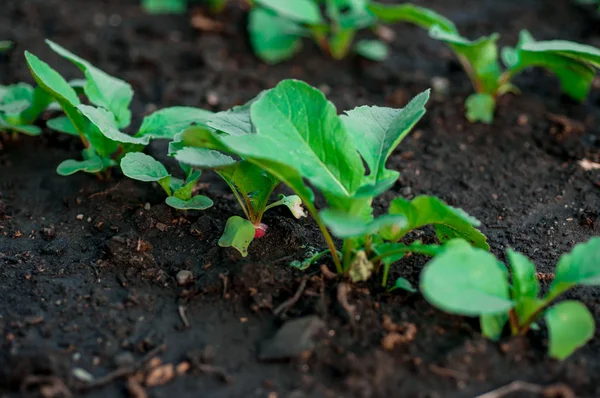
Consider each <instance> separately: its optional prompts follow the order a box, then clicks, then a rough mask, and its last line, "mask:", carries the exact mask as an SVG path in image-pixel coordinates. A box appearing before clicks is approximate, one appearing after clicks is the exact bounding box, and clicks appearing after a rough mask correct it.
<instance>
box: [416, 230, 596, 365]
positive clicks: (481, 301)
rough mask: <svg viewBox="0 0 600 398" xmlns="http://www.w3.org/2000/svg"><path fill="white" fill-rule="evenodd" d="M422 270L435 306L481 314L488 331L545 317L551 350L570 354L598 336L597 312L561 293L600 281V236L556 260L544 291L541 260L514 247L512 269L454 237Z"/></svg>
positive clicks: (497, 332)
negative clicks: (538, 272)
mask: <svg viewBox="0 0 600 398" xmlns="http://www.w3.org/2000/svg"><path fill="white" fill-rule="evenodd" d="M447 245H448V247H447V248H446V249H444V250H442V252H441V253H440V254H439V255H438V256H437V257H436V258H434V259H433V260H432V261H431V262H430V263H429V264H428V265H427V266H426V267H425V269H424V270H423V273H422V275H421V282H420V285H421V291H422V292H423V295H424V296H425V298H426V299H427V300H428V301H429V302H430V303H431V304H433V305H434V306H436V307H438V308H440V309H442V310H444V311H447V312H450V313H453V314H459V315H466V316H479V317H480V323H481V330H482V333H483V334H484V335H485V336H486V337H488V338H490V339H493V340H497V339H498V338H500V336H501V334H502V332H503V330H504V328H505V325H506V324H508V325H509V327H510V330H511V333H512V334H513V335H519V334H520V335H522V334H525V333H527V331H528V330H529V329H530V328H531V327H532V326H533V325H534V324H536V322H538V321H539V320H540V319H542V318H544V319H545V321H546V326H547V328H548V332H549V353H550V355H551V356H552V357H554V358H557V359H564V358H566V357H568V356H569V355H571V354H572V353H573V351H575V350H576V349H577V348H579V347H581V346H582V345H584V344H585V343H586V342H587V341H588V340H589V339H591V338H592V337H593V335H594V330H595V323H594V317H593V316H592V314H591V313H590V312H589V310H588V309H587V308H586V307H585V306H584V305H583V304H582V303H580V302H578V301H575V300H566V301H562V302H560V303H558V304H554V301H555V300H556V298H557V297H558V296H559V295H561V294H562V293H564V292H566V291H567V290H569V289H571V288H573V287H575V286H576V285H587V286H598V285H600V238H592V239H590V240H589V241H587V242H585V243H582V244H579V245H577V246H575V247H574V248H573V250H572V251H571V252H570V253H568V254H565V255H563V256H562V257H561V258H560V260H559V262H558V264H557V265H556V271H555V278H554V280H553V282H552V284H551V286H550V288H549V290H548V292H547V293H546V294H545V295H543V296H540V284H539V281H538V279H537V278H536V268H535V265H534V264H533V263H532V262H531V261H530V260H529V259H528V258H527V257H525V256H524V255H522V254H520V253H518V252H515V251H513V250H508V252H507V259H508V264H509V269H510V274H512V284H511V283H510V282H509V272H508V269H507V268H506V267H505V265H504V264H503V263H502V262H500V261H498V260H497V259H496V258H495V257H494V256H493V255H492V254H490V253H488V252H487V251H484V250H481V249H479V248H477V247H473V246H471V245H468V244H466V243H465V241H463V240H457V241H451V242H450V243H448V244H447Z"/></svg>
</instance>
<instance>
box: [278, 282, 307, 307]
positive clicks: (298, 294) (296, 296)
mask: <svg viewBox="0 0 600 398" xmlns="http://www.w3.org/2000/svg"><path fill="white" fill-rule="evenodd" d="M307 281H308V278H307V277H304V278H302V282H300V286H299V287H298V290H296V293H294V295H293V296H292V297H291V298H290V299H289V300H286V301H284V302H283V303H281V304H280V305H279V306H278V307H277V308H275V310H274V311H273V314H275V315H279V314H281V313H282V312H285V311H288V310H289V309H290V308H292V307H293V306H294V304H296V303H297V302H298V300H300V297H302V293H303V292H304V289H305V288H306V282H307Z"/></svg>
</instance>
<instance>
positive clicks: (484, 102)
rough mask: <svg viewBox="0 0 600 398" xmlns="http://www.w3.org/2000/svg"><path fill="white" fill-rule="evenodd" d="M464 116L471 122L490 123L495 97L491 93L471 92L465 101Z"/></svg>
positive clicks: (494, 108)
mask: <svg viewBox="0 0 600 398" xmlns="http://www.w3.org/2000/svg"><path fill="white" fill-rule="evenodd" d="M465 108H466V117H467V120H468V121H470V122H471V123H476V122H482V123H487V124H491V123H492V122H493V121H494V111H495V110H496V99H495V98H494V96H493V95H491V94H485V93H483V94H479V93H476V94H471V95H469V96H468V97H467V100H466V101H465Z"/></svg>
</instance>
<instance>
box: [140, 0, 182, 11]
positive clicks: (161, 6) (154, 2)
mask: <svg viewBox="0 0 600 398" xmlns="http://www.w3.org/2000/svg"><path fill="white" fill-rule="evenodd" d="M142 8H143V9H144V10H145V11H146V12H147V13H149V14H183V13H184V12H185V11H186V9H187V0H142Z"/></svg>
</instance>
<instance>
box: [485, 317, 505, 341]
mask: <svg viewBox="0 0 600 398" xmlns="http://www.w3.org/2000/svg"><path fill="white" fill-rule="evenodd" d="M506 322H508V314H506V313H501V314H483V315H481V316H480V317H479V325H480V327H481V334H483V335H484V336H485V337H487V338H488V339H490V340H493V341H497V340H498V339H500V337H501V336H502V331H503V330H504V325H506Z"/></svg>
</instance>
